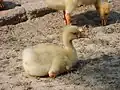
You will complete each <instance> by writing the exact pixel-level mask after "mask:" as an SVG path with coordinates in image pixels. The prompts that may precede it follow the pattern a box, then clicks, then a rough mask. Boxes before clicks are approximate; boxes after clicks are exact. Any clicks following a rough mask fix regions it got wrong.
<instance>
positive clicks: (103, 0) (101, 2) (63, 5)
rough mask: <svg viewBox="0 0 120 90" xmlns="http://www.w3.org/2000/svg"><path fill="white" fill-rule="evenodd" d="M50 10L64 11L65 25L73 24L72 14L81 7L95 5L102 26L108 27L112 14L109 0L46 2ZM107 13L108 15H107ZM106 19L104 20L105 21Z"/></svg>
mask: <svg viewBox="0 0 120 90" xmlns="http://www.w3.org/2000/svg"><path fill="white" fill-rule="evenodd" d="M45 2H46V4H47V6H48V7H49V8H53V9H56V10H63V14H64V20H65V24H66V25H69V24H71V15H70V14H71V13H72V11H73V10H74V9H75V8H76V7H77V6H78V5H79V6H80V5H94V6H95V8H96V10H97V11H98V13H99V14H100V18H101V17H102V18H101V21H102V25H106V22H107V18H108V15H109V13H110V8H111V6H110V3H109V0H45ZM106 11H108V12H107V15H106ZM103 17H104V19H103Z"/></svg>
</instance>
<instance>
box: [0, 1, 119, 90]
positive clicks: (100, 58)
mask: <svg viewBox="0 0 120 90" xmlns="http://www.w3.org/2000/svg"><path fill="white" fill-rule="evenodd" d="M11 1H13V0H11ZM14 1H16V2H19V3H21V4H22V3H25V0H14ZM28 1H29V0H26V2H28ZM31 1H32V0H31ZM113 2H114V3H113V8H112V11H111V14H110V17H109V19H108V25H107V26H101V25H100V23H99V22H100V19H99V16H98V15H97V13H96V11H95V9H94V7H92V6H87V7H81V8H77V9H76V10H75V11H74V12H73V14H72V23H73V24H76V25H77V26H79V27H82V26H83V25H87V26H88V29H89V31H90V38H84V39H79V40H75V41H74V46H75V48H76V50H77V53H78V58H79V61H78V62H77V64H76V66H75V69H76V70H75V71H72V72H70V73H66V74H64V75H60V76H58V77H57V78H55V79H52V78H48V77H45V78H41V77H37V78H35V77H29V78H28V77H25V76H24V70H23V67H22V59H21V53H22V51H23V49H24V48H25V47H27V46H32V45H36V44H38V43H54V44H58V45H62V43H61V42H60V38H59V36H60V35H61V32H62V30H61V29H60V28H62V27H63V26H64V23H63V14H62V12H55V13H50V14H47V15H45V16H43V17H39V18H35V19H32V20H28V21H27V22H23V23H19V24H17V25H6V26H3V27H0V89H1V90H120V46H119V45H120V6H119V4H120V1H119V0H113Z"/></svg>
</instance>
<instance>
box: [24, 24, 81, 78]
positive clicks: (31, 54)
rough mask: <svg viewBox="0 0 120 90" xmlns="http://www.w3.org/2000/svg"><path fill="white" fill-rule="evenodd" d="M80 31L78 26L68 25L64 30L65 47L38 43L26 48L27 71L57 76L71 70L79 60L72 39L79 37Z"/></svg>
mask: <svg viewBox="0 0 120 90" xmlns="http://www.w3.org/2000/svg"><path fill="white" fill-rule="evenodd" d="M79 32H80V31H79V30H78V28H77V27H76V26H66V28H65V30H64V31H63V44H64V47H60V46H58V45H54V44H38V45H35V46H31V47H27V48H25V49H24V50H23V53H22V59H23V67H24V70H25V72H26V73H28V74H29V75H32V76H45V75H49V76H50V77H55V76H56V75H58V74H60V73H63V72H65V71H67V70H70V68H71V67H72V65H73V64H74V63H75V62H76V60H77V53H76V50H75V48H74V46H73V45H72V42H71V40H73V39H77V38H78V35H79ZM80 35H81V34H80ZM82 37H83V36H82Z"/></svg>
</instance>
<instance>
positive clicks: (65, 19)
mask: <svg viewBox="0 0 120 90" xmlns="http://www.w3.org/2000/svg"><path fill="white" fill-rule="evenodd" d="M63 14H64V22H65V24H66V25H70V24H71V17H70V14H69V13H66V12H65V11H63Z"/></svg>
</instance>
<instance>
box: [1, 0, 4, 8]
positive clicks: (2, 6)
mask: <svg viewBox="0 0 120 90" xmlns="http://www.w3.org/2000/svg"><path fill="white" fill-rule="evenodd" d="M3 8H4V5H3V0H0V9H3Z"/></svg>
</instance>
